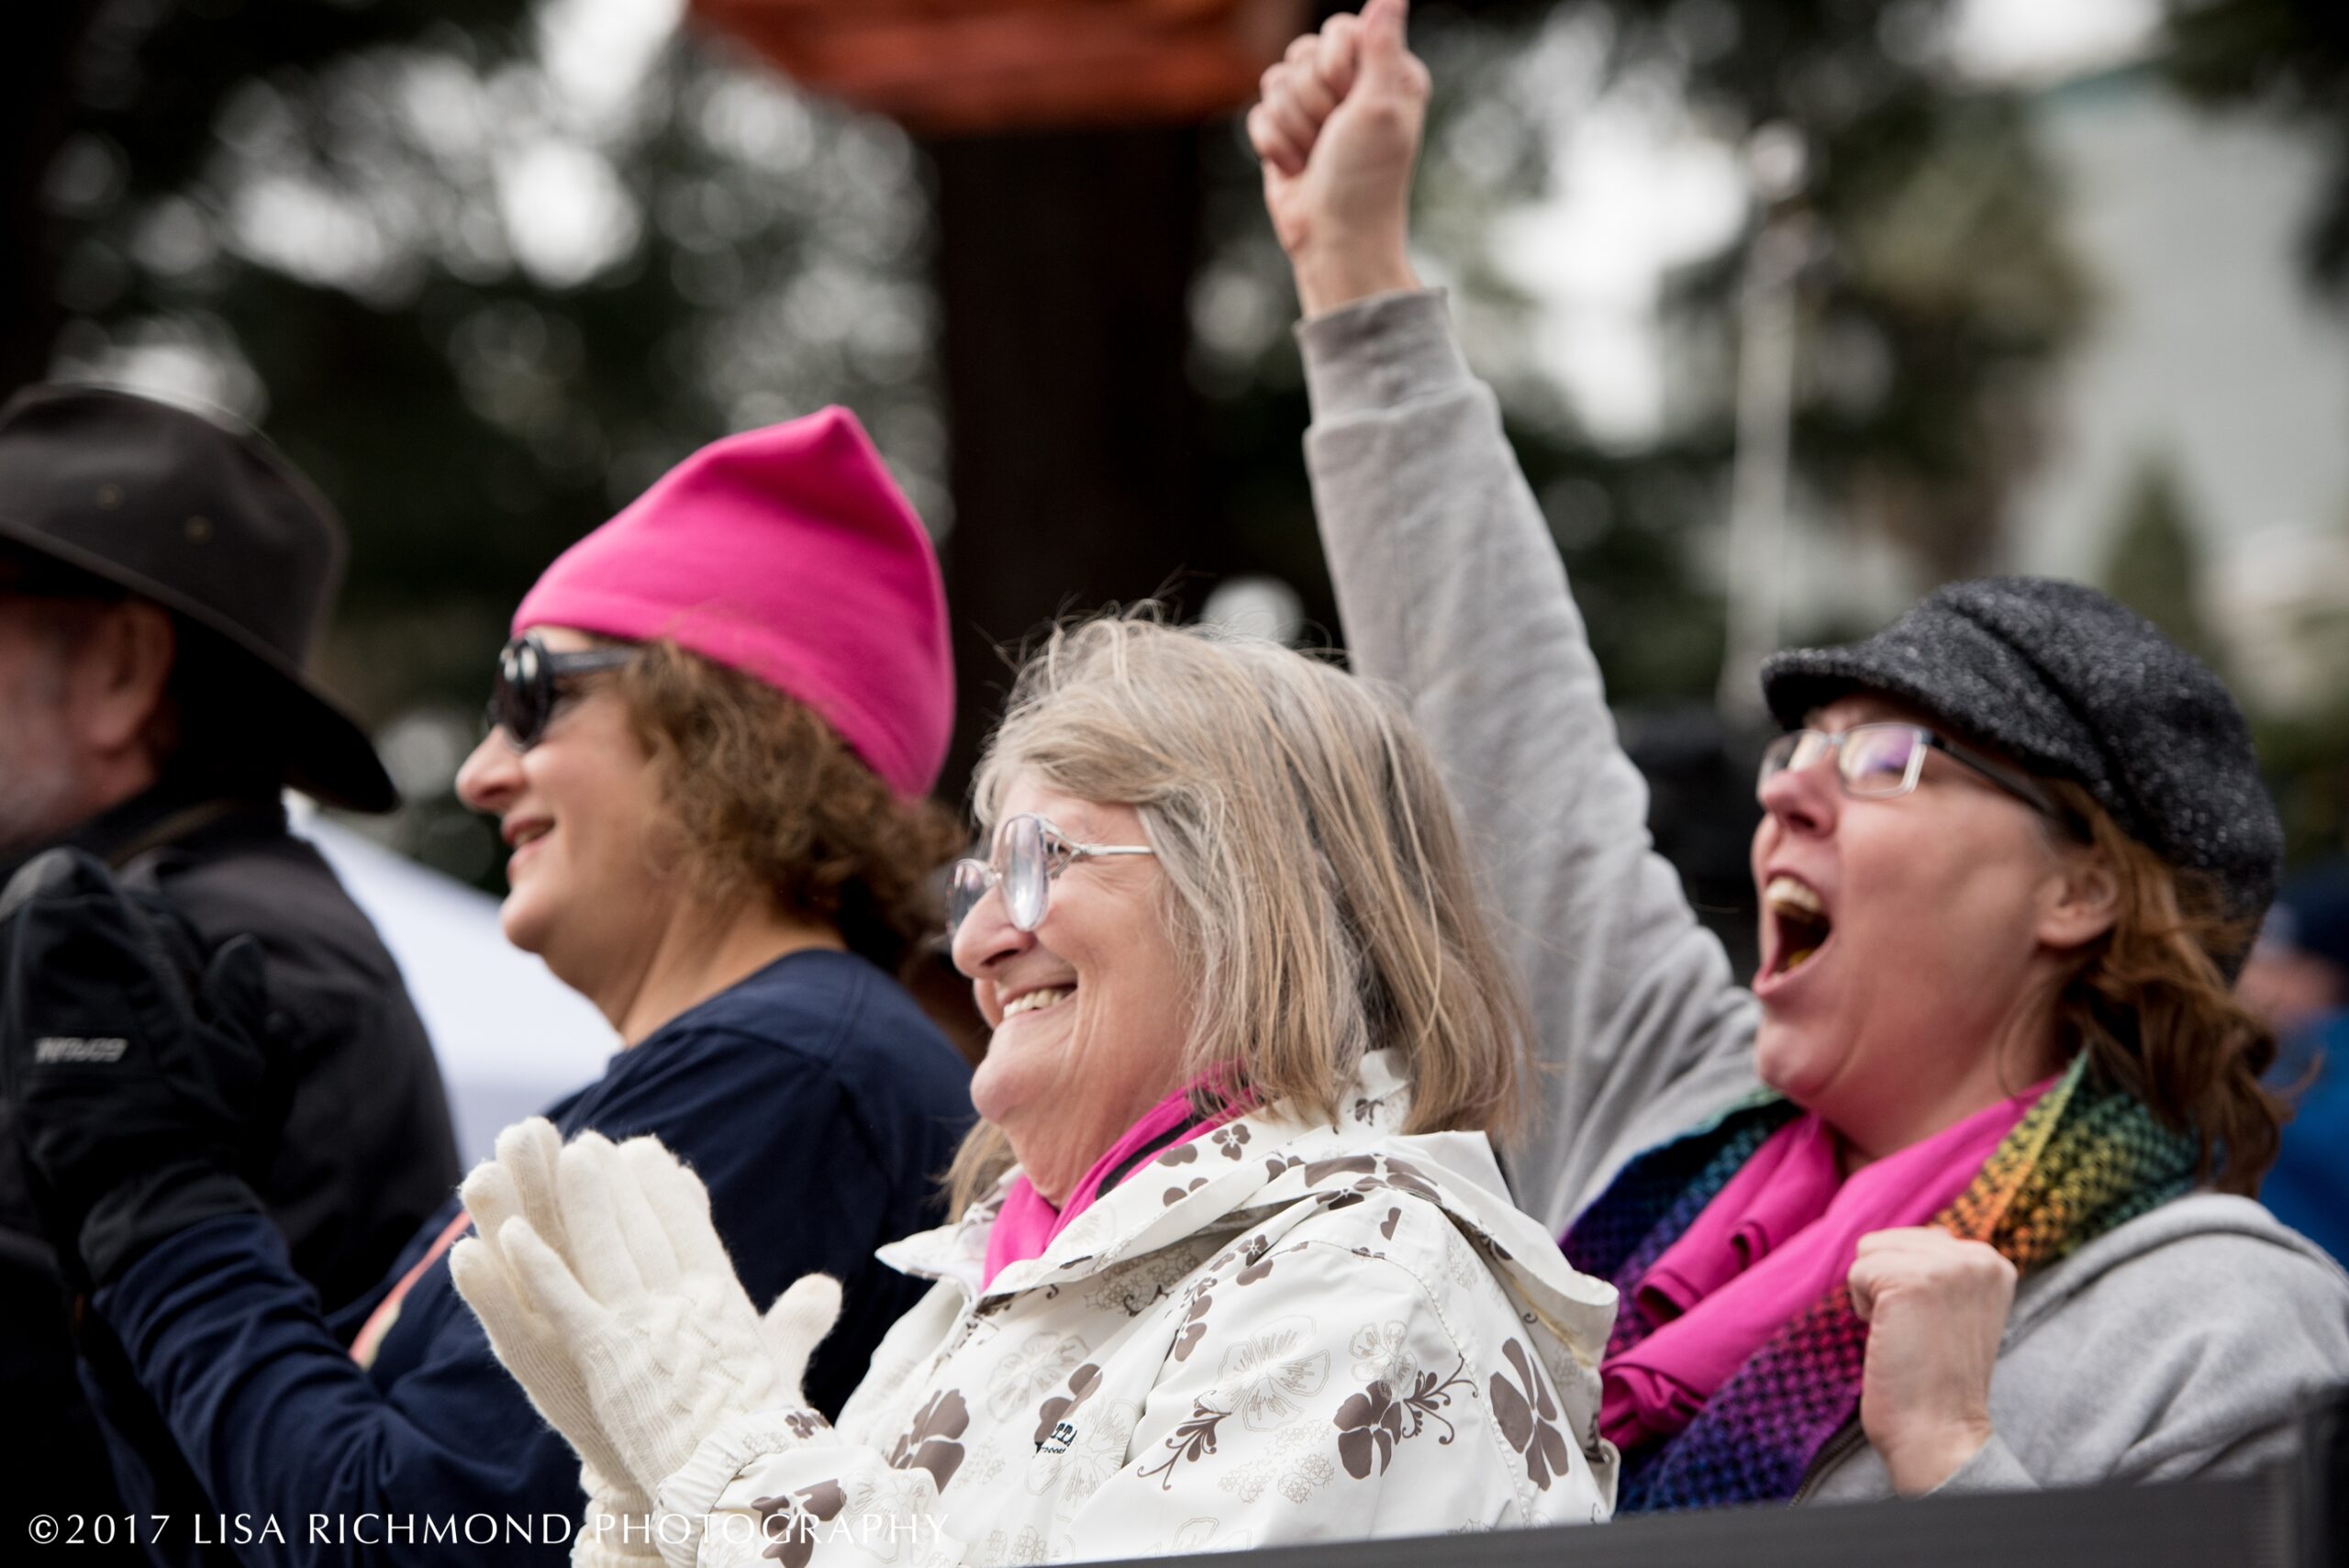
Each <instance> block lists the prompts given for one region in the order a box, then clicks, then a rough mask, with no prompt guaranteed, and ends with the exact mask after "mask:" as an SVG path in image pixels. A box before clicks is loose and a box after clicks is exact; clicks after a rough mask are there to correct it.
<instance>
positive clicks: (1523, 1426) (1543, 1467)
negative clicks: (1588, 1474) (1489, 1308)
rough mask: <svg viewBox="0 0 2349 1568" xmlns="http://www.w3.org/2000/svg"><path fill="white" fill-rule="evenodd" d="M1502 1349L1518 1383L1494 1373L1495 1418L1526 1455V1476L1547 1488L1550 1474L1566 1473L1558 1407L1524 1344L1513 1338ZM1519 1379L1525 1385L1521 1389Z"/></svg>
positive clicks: (1513, 1444) (1516, 1448)
mask: <svg viewBox="0 0 2349 1568" xmlns="http://www.w3.org/2000/svg"><path fill="white" fill-rule="evenodd" d="M1501 1353H1502V1354H1503V1355H1505V1356H1507V1357H1508V1363H1509V1365H1511V1366H1513V1367H1515V1368H1516V1369H1517V1383H1512V1382H1510V1381H1509V1380H1508V1377H1507V1376H1506V1375H1504V1374H1503V1373H1493V1377H1492V1383H1491V1385H1490V1387H1491V1392H1492V1398H1493V1419H1494V1420H1496V1421H1497V1422H1499V1423H1500V1429H1501V1435H1502V1436H1503V1437H1505V1438H1507V1439H1508V1441H1509V1446H1510V1447H1511V1448H1514V1449H1515V1450H1517V1451H1518V1452H1520V1453H1521V1454H1523V1455H1524V1456H1525V1475H1526V1479H1527V1480H1529V1481H1531V1482H1532V1483H1533V1485H1536V1486H1538V1487H1540V1488H1541V1489H1542V1491H1544V1492H1547V1491H1548V1490H1549V1489H1550V1478H1551V1477H1552V1476H1553V1475H1561V1474H1564V1473H1565V1469H1566V1440H1565V1438H1564V1435H1563V1434H1562V1433H1560V1432H1559V1430H1558V1429H1557V1426H1556V1422H1557V1419H1558V1407H1557V1405H1556V1404H1555V1403H1554V1402H1553V1400H1552V1399H1551V1397H1550V1385H1549V1384H1548V1382H1547V1381H1546V1380H1545V1379H1544V1378H1543V1377H1542V1374H1541V1373H1540V1372H1539V1371H1537V1370H1536V1369H1535V1368H1534V1366H1533V1363H1532V1361H1531V1358H1529V1357H1528V1356H1527V1355H1526V1353H1525V1347H1524V1346H1522V1345H1520V1344H1519V1343H1518V1342H1517V1341H1516V1340H1509V1341H1508V1343H1506V1344H1504V1345H1503V1346H1502V1347H1501ZM1519 1383H1521V1384H1523V1385H1524V1387H1523V1388H1521V1389H1520V1387H1519V1386H1518V1384H1519Z"/></svg>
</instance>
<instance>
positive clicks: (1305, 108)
mask: <svg viewBox="0 0 2349 1568" xmlns="http://www.w3.org/2000/svg"><path fill="white" fill-rule="evenodd" d="M1403 24H1404V6H1403V4H1402V3H1401V0H1372V4H1371V5H1370V6H1368V7H1367V8H1366V9H1365V10H1364V13H1363V15H1362V17H1360V18H1356V17H1336V18H1334V19H1332V21H1331V22H1330V24H1329V25H1328V26H1327V27H1326V28H1324V29H1323V30H1322V31H1321V32H1320V33H1319V34H1312V35H1308V36H1307V37H1306V38H1303V39H1298V40H1297V43H1296V44H1295V45H1293V46H1292V47H1291V49H1290V50H1289V53H1288V56H1287V58H1286V61H1284V62H1283V63H1282V64H1281V65H1278V66H1275V68H1274V70H1273V71H1272V72H1268V73H1267V76H1266V81H1265V95H1264V101H1263V102H1262V103H1261V104H1259V106H1257V107H1256V109H1255V110H1254V111H1253V112H1252V114H1251V116H1250V119H1249V129H1250V134H1251V137H1252V140H1253V141H1254V143H1255V145H1256V148H1257V150H1258V152H1259V154H1260V156H1261V157H1262V159H1263V161H1264V197H1265V206H1266V209H1267V211H1268V212H1269V213H1270V215H1271V217H1272V219H1273V223H1274V227H1275V231H1276V232H1277V233H1278V235H1279V237H1280V239H1281V242H1282V245H1283V247H1284V248H1285V249H1286V251H1287V253H1288V255H1289V258H1290V261H1291V264H1292V266H1293V268H1294V270H1295V272H1296V276H1297V294H1298V298H1299V300H1300V302H1301V304H1302V305H1303V306H1304V308H1305V311H1306V314H1307V320H1306V322H1305V324H1304V326H1303V327H1302V328H1300V330H1299V337H1300V339H1301V340H1302V342H1303V345H1304V350H1305V364H1306V373H1307V384H1308V389H1309V391H1310V394H1311V397H1312V405H1313V426H1312V429H1311V430H1310V431H1309V432H1308V436H1307V438H1306V456H1307V462H1308V467H1309V469H1310V471H1311V475H1312V481H1313V492H1314V501H1315V506H1316V510H1317V512H1318V514H1319V521H1320V528H1321V536H1322V541H1323V545H1324V548H1325V549H1326V550H1327V551H1328V554H1329V560H1330V573H1331V575H1332V577H1333V579H1334V580H1335V583H1336V585H1337V591H1338V602H1339V608H1340V611H1341V615H1342V617H1343V618H1344V624H1345V634H1346V641H1347V645H1348V647H1349V649H1350V651H1351V652H1352V654H1353V660H1354V663H1355V667H1356V668H1357V669H1359V670H1361V671H1362V672H1363V673H1366V674H1368V675H1371V676H1374V677H1375V678H1379V679H1383V680H1387V681H1391V682H1394V683H1396V684H1397V685H1399V686H1400V687H1401V688H1402V690H1403V691H1404V692H1405V694H1406V695H1407V696H1408V699H1409V701H1410V703H1411V706H1412V710H1413V713H1414V714H1415V716H1416V717H1417V718H1418V719H1419V723H1420V725H1421V726H1422V727H1423V728H1424V729H1425V730H1426V732H1427V734H1428V736H1429V739H1430V740H1431V742H1432V743H1433V744H1434V746H1435V749H1436V752H1437V755H1438V756H1439V758H1441V759H1442V762H1443V765H1444V768H1445V770H1446V774H1447V777H1448V779H1449V781H1450V783H1451V784H1452V787H1453V792H1454V795H1455V796H1456V797H1457V799H1458V802H1459V806H1460V809H1461V812H1462V816H1463V818H1464V822H1465V824H1466V826H1467V828H1468V830H1469V833H1470V835H1471V837H1472V838H1473V839H1474V840H1476V841H1477V842H1478V843H1479V844H1480V845H1481V847H1482V850H1483V853H1484V863H1485V867H1486V874H1487V876H1488V878H1489V886H1490V888H1491V890H1492V893H1493V895H1494V897H1495V899H1496V902H1497V905H1498V907H1499V911H1500V913H1501V915H1502V917H1503V919H1504V921H1505V923H1506V927H1507V929H1508V937H1509V940H1510V943H1511V948H1512V951H1513V953H1514V955H1515V957H1516V958H1517V960H1518V962H1519V963H1520V969H1521V972H1522V973H1523V974H1524V977H1525V980H1526V984H1527V987H1528V991H1529V995H1530V998H1531V1003H1532V1006H1533V1009H1534V1016H1535V1021H1536V1024H1537V1028H1538V1034H1539V1042H1540V1043H1539V1049H1540V1051H1541V1054H1542V1058H1543V1061H1544V1064H1545V1069H1546V1072H1547V1077H1546V1081H1545V1084H1544V1100H1545V1104H1544V1106H1543V1107H1542V1116H1541V1118H1539V1121H1538V1123H1537V1125H1536V1126H1535V1127H1534V1128H1533V1129H1532V1130H1531V1133H1530V1135H1529V1136H1528V1137H1526V1138H1525V1139H1523V1140H1520V1145H1519V1147H1517V1148H1516V1149H1515V1150H1513V1151H1511V1160H1510V1164H1511V1175H1512V1181H1513V1183H1514V1184H1515V1186H1516V1189H1517V1195H1518V1197H1519V1199H1520V1202H1521V1203H1523V1204H1524V1205H1525V1206H1526V1207H1527V1208H1529V1209H1530V1210H1531V1211H1532V1212H1533V1213H1534V1214H1536V1215H1538V1216H1540V1217H1541V1218H1543V1219H1545V1220H1546V1221H1548V1222H1549V1223H1550V1225H1551V1226H1552V1228H1553V1229H1562V1228H1563V1227H1564V1225H1565V1224H1566V1223H1567V1222H1568V1221H1569V1220H1570V1219H1571V1218H1573V1217H1574V1215H1575V1213H1576V1212H1578V1211H1579V1210H1580V1208H1581V1207H1582V1206H1583V1205H1584V1204H1586V1203H1587V1202H1588V1201H1589V1200H1590V1199H1591V1198H1592V1197H1594V1196H1596V1195H1597V1192H1598V1186H1599V1184H1602V1183H1603V1182H1604V1180H1605V1179H1606V1178H1607V1177H1608V1176H1609V1175H1610V1174H1611V1173H1612V1172H1613V1170H1614V1168H1615V1167H1616V1166H1617V1165H1618V1164H1619V1163H1620V1162H1621V1161H1622V1160H1623V1159H1625V1158H1628V1157H1629V1156H1630V1155H1631V1153H1633V1152H1636V1151H1637V1150H1638V1149H1640V1148H1642V1147H1644V1146H1645V1145H1647V1144H1650V1143H1653V1142H1655V1141H1657V1140H1660V1139H1663V1138H1665V1137H1668V1136H1670V1135H1671V1134H1673V1133H1674V1132H1676V1131H1678V1130H1681V1129H1684V1128H1686V1127H1687V1126H1689V1125H1691V1124H1692V1123H1694V1122H1696V1121H1698V1120H1699V1119H1701V1118H1703V1117H1704V1116H1706V1115H1707V1114H1709V1112H1711V1111H1713V1110H1715V1109H1717V1108H1719V1107H1720V1106H1722V1105H1724V1104H1726V1103H1728V1102H1729V1101H1730V1100H1731V1099H1733V1098H1735V1097H1737V1096H1738V1095H1741V1094H1742V1093H1744V1092H1746V1091H1747V1090H1749V1089H1750V1088H1752V1087H1753V1080H1752V1077H1751V1074H1750V1072H1749V1070H1748V1068H1747V1067H1746V1056H1747V1052H1746V1047H1747V1044H1748V1042H1749V1041H1750V1040H1751V1038H1752V1035H1753V1002H1752V998H1751V997H1750V996H1749V995H1747V994H1746V993H1745V992H1744V991H1743V990H1742V989H1741V988H1740V987H1738V986H1737V985H1736V984H1735V983H1734V981H1733V979H1732V977H1731V974H1730V972H1729V964H1728V961H1727V959H1726V957H1725V956H1724V954H1723V953H1722V951H1721V949H1720V944H1719V943H1718V942H1717V941H1715V940H1713V938H1712V937H1711V935H1710V934H1709V932H1707V931H1706V930H1705V929H1703V928H1702V927H1701V926H1700V925H1698V922H1697V919H1696V917H1695V915H1694V913H1693V912H1692V911H1691V910H1690V909H1689V907H1688V905H1687V899H1686V897H1685V896H1684V895H1683V894H1682V892H1681V888H1680V884H1679V879H1678V877H1677V875H1676V874H1675V873H1674V871H1673V869H1672V867H1671V866H1670V865H1669V864H1668V863H1667V862H1664V860H1663V859H1662V857H1660V856H1658V855H1657V854H1656V853H1655V852H1654V851H1653V847H1652V845H1651V843H1650V840H1649V838H1648V833H1647V827H1646V817H1647V799H1648V797H1647V788H1646V785H1645V784H1644V782H1643V781H1642V779H1641V777H1640V774H1639V773H1638V771H1637V770H1636V769H1635V768H1634V767H1633V766H1632V765H1631V759H1630V758H1629V757H1627V756H1626V755H1624V753H1623V751H1622V748H1621V746H1620V743H1619V741H1618V740H1617V739H1616V734H1615V727H1614V722H1613V720H1612V718H1611V717H1610V716H1609V712H1608V709H1607V704H1606V694H1605V690H1604V687H1603V685H1602V684H1601V682H1600V679H1599V673H1598V665H1597V663H1596V662H1595V661H1594V660H1593V658H1592V656H1591V651H1590V645H1589V639H1588V638H1587V636H1586V633H1585V631H1584V628H1583V623H1582V617H1581V616H1580V615H1579V614H1578V613H1577V612H1576V610H1575V604H1574V599H1573V596H1572V595H1571V594H1570V593H1569V591H1568V589H1567V584H1566V577H1565V572H1564V566H1563V564H1562V563H1561V562H1560V560H1559V558H1558V554H1557V550H1556V549H1555V547H1554V546H1553V543H1552V541H1551V539H1550V536H1549V531H1548V528H1547V527H1546V525H1545V523H1544V521H1543V519H1542V512H1541V509H1540V507H1539V506H1536V504H1535V502H1534V499H1533V496H1532V494H1531V491H1530V490H1529V489H1528V488H1527V485H1526V483H1525V479H1524V475H1523V474H1522V473H1520V471H1519V469H1518V466H1517V460H1516V457H1515V454H1514V453H1512V452H1511V450H1509V447H1508V441H1507V439H1506V438H1505V436H1504V435H1503V433H1502V428H1501V420H1500V411H1499V408H1498V406H1497V403H1496V402H1495V400H1494V397H1493V395H1492V393H1491V391H1490V389H1489V388H1487V387H1486V386H1485V385H1484V384H1482V383H1480V382H1478V381H1476V380H1475V378H1474V377H1473V376H1471V375H1470V373H1469V372H1468V369H1467V366H1466V365H1465V363H1464V361H1463V360H1462V358H1461V355H1460V351H1459V349H1458V347H1457V345H1456V344H1455V343H1454V341H1453V337H1452V332H1451V327H1450V323H1449V320H1448V318H1447V317H1446V315H1445V312H1444V306H1443V302H1442V298H1441V297H1440V296H1439V295H1434V294H1431V293H1429V292H1425V291H1422V290H1420V289H1419V285H1418V282H1417V280H1416V279H1415V277H1414V276H1413V274H1412V272H1411V268H1410V264H1409V260H1408V244H1407V236H1408V221H1407V215H1408V194H1409V183H1410V172H1411V166H1412V163H1413V161H1414V159H1415V157H1416V154H1417V150H1418V147H1419V133H1420V128H1421V125H1422V122H1423V119H1424V114H1425V108H1426V102H1427V95H1428V78H1427V72H1426V70H1425V68H1424V67H1423V66H1421V65H1420V64H1419V61H1417V60H1416V59H1414V58H1413V57H1412V56H1411V55H1410V53H1409V52H1408V50H1407V49H1406V48H1405V46H1404V40H1403Z"/></svg>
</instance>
